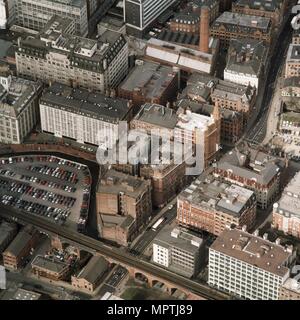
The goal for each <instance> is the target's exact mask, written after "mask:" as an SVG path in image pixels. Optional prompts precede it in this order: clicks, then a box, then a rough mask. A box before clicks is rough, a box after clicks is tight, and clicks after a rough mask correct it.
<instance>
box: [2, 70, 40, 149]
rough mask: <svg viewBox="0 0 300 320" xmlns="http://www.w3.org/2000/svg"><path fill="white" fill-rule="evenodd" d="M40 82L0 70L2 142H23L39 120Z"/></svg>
mask: <svg viewBox="0 0 300 320" xmlns="http://www.w3.org/2000/svg"><path fill="white" fill-rule="evenodd" d="M41 91H42V85H41V83H39V82H33V81H29V80H25V79H22V78H18V77H14V76H11V75H10V74H3V73H1V72H0V142H2V143H13V144H21V143H22V142H23V141H24V138H25V137H26V136H28V134H29V133H30V132H31V130H32V129H33V128H34V127H35V125H36V124H37V122H38V99H39V96H40V93H41Z"/></svg>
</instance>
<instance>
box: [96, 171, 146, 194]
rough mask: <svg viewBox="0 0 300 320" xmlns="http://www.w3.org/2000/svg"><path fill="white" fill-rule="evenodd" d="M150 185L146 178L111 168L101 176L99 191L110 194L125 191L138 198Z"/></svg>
mask: <svg viewBox="0 0 300 320" xmlns="http://www.w3.org/2000/svg"><path fill="white" fill-rule="evenodd" d="M149 185H150V184H149V182H148V181H146V180H142V179H141V178H138V177H134V176H131V175H129V174H125V173H122V172H119V171H116V170H113V169H111V170H108V171H107V172H106V174H105V175H104V176H103V177H101V179H100V182H99V185H98V190H97V191H98V192H100V193H110V194H119V193H120V192H123V193H124V194H126V195H128V196H130V197H134V198H137V197H139V196H140V195H141V194H143V193H144V192H145V190H146V189H148V188H149Z"/></svg>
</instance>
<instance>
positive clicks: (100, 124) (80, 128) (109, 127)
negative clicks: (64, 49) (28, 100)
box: [40, 83, 132, 148]
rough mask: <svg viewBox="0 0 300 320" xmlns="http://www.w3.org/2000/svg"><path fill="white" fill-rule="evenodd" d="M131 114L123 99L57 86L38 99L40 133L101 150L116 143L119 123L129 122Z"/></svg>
mask: <svg viewBox="0 0 300 320" xmlns="http://www.w3.org/2000/svg"><path fill="white" fill-rule="evenodd" d="M131 115H132V107H131V105H130V103H128V101H126V100H123V99H119V98H110V97H107V96H105V95H104V94H101V93H96V92H90V91H87V90H83V89H73V88H71V87H68V86H66V85H62V84H59V83H54V84H53V85H52V86H50V87H49V88H47V89H45V90H44V92H43V95H42V97H41V99H40V117H41V129H42V131H43V132H47V133H51V134H54V136H56V137H60V138H62V137H67V138H71V139H73V140H76V141H77V142H79V143H86V144H92V145H97V146H103V147H104V148H108V147H112V146H113V145H114V144H115V143H116V141H117V139H118V124H119V122H120V121H129V120H130V119H131Z"/></svg>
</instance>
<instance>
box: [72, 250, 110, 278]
mask: <svg viewBox="0 0 300 320" xmlns="http://www.w3.org/2000/svg"><path fill="white" fill-rule="evenodd" d="M108 265H109V264H108V262H107V261H106V260H105V259H104V258H103V257H100V256H93V257H92V258H91V259H90V261H89V262H88V264H87V265H86V266H85V267H84V268H83V269H82V270H81V271H80V272H79V273H78V274H77V276H76V278H79V279H84V280H86V281H87V282H89V283H92V284H94V283H96V282H97V281H98V279H99V277H101V276H102V275H103V273H104V272H105V271H106V270H107V269H108Z"/></svg>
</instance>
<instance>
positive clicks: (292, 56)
mask: <svg viewBox="0 0 300 320" xmlns="http://www.w3.org/2000/svg"><path fill="white" fill-rule="evenodd" d="M299 60H300V45H299V44H290V46H289V49H288V53H287V58H286V61H287V62H299Z"/></svg>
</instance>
